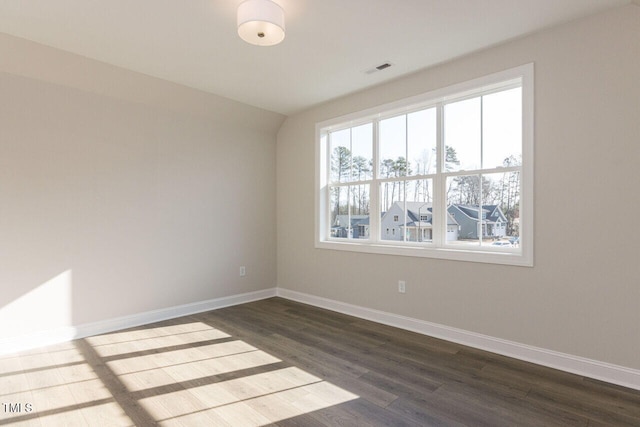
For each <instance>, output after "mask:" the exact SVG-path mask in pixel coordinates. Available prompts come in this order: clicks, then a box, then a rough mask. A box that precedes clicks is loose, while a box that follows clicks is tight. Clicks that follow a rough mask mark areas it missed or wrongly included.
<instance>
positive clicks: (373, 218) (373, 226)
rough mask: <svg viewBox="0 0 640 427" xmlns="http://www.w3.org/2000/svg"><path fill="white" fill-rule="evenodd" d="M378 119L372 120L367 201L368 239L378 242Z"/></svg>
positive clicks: (380, 214)
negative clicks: (370, 175)
mask: <svg viewBox="0 0 640 427" xmlns="http://www.w3.org/2000/svg"><path fill="white" fill-rule="evenodd" d="M378 123H379V122H378V120H373V123H372V126H373V141H372V143H373V153H372V158H373V170H372V171H371V173H372V174H373V179H372V181H371V185H370V187H369V203H370V204H371V207H370V209H369V239H371V242H374V243H376V242H379V241H380V219H381V217H382V213H381V210H380V181H379V178H380V177H379V174H380V167H379V163H380V162H379V160H378V152H379V148H378V147H379V141H378V139H379V132H378Z"/></svg>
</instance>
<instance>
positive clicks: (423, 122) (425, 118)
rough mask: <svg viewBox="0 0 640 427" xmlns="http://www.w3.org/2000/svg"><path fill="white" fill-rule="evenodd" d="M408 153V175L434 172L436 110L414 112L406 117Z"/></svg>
mask: <svg viewBox="0 0 640 427" xmlns="http://www.w3.org/2000/svg"><path fill="white" fill-rule="evenodd" d="M407 125H408V132H407V141H408V152H409V165H408V175H428V174H432V173H435V172H436V138H437V126H436V109H435V108H429V109H428V110H422V111H416V112H415V113H411V114H409V115H408V116H407Z"/></svg>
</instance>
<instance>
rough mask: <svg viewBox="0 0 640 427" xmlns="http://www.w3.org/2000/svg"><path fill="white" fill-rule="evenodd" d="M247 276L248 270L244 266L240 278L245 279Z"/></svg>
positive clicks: (241, 268)
mask: <svg viewBox="0 0 640 427" xmlns="http://www.w3.org/2000/svg"><path fill="white" fill-rule="evenodd" d="M246 275H247V269H246V268H245V266H244V265H243V266H242V267H240V277H244V276H246Z"/></svg>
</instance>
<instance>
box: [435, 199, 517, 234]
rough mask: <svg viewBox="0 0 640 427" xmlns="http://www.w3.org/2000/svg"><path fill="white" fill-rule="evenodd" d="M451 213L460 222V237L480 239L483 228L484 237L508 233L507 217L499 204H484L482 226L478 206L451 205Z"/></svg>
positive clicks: (449, 210)
mask: <svg viewBox="0 0 640 427" xmlns="http://www.w3.org/2000/svg"><path fill="white" fill-rule="evenodd" d="M447 210H448V212H449V214H450V215H451V216H453V217H454V218H455V220H456V221H457V223H458V224H460V236H459V237H460V239H478V235H479V230H480V228H482V237H504V236H506V235H507V217H505V216H504V213H502V210H501V209H500V207H499V206H498V205H483V206H482V209H481V211H482V227H480V219H479V217H480V216H479V214H478V212H479V211H480V210H479V209H478V206H477V205H476V206H472V205H451V206H449V208H447Z"/></svg>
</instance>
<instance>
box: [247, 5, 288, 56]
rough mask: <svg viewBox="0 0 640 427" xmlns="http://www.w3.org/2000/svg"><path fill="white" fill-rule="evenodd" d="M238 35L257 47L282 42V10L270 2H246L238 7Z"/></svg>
mask: <svg viewBox="0 0 640 427" xmlns="http://www.w3.org/2000/svg"><path fill="white" fill-rule="evenodd" d="M238 35H239V36H240V38H241V39H242V40H244V41H246V42H247V43H251V44H254V45H257V46H273V45H275V44H278V43H280V42H281V41H282V40H284V10H282V8H281V7H280V6H279V5H277V4H276V3H274V2H272V1H271V0H246V1H245V2H243V3H241V4H240V6H238Z"/></svg>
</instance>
